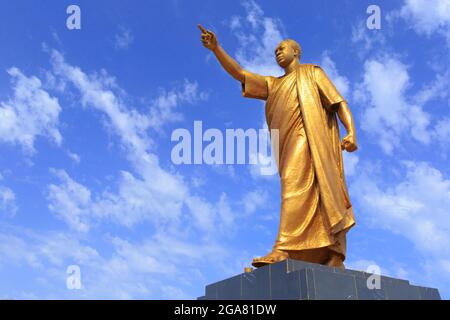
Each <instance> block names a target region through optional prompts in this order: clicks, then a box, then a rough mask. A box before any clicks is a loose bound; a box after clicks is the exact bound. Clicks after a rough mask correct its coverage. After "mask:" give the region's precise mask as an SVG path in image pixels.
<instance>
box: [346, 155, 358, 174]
mask: <svg viewBox="0 0 450 320" xmlns="http://www.w3.org/2000/svg"><path fill="white" fill-rule="evenodd" d="M343 156H344V170H345V175H346V176H347V177H351V176H354V175H355V174H356V172H357V168H358V162H359V157H358V156H357V155H356V154H355V153H349V152H343Z"/></svg>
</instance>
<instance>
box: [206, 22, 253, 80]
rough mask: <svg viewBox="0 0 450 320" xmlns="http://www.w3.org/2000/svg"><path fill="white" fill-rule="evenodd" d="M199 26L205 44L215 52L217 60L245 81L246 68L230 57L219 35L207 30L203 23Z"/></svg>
mask: <svg viewBox="0 0 450 320" xmlns="http://www.w3.org/2000/svg"><path fill="white" fill-rule="evenodd" d="M198 28H199V29H200V30H201V32H202V36H201V40H202V43H203V46H204V47H206V48H208V49H209V50H211V51H212V52H214V55H215V56H216V58H217V60H219V62H220V64H221V65H222V67H223V68H224V69H225V70H226V71H227V72H228V73H229V74H230V75H231V76H232V77H233V78H235V79H236V80H238V81H240V82H241V83H243V82H244V81H245V76H244V73H245V71H244V69H242V68H241V66H240V65H239V63H237V62H236V61H235V60H234V59H233V58H232V57H230V56H229V55H228V54H227V53H226V52H225V50H223V48H222V47H221V46H220V45H219V42H218V41H217V37H216V35H215V34H214V32H212V31H209V30H206V29H205V28H203V27H202V26H201V25H198Z"/></svg>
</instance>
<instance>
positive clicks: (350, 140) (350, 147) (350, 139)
mask: <svg viewBox="0 0 450 320" xmlns="http://www.w3.org/2000/svg"><path fill="white" fill-rule="evenodd" d="M341 148H342V150H346V151H347V152H353V151H356V150H357V149H358V145H357V144H356V138H355V136H354V134H353V133H349V134H348V135H346V136H345V137H344V139H342V143H341Z"/></svg>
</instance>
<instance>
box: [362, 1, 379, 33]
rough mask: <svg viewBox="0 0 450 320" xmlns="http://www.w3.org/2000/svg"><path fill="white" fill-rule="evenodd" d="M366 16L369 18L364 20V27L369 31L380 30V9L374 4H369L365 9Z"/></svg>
mask: <svg viewBox="0 0 450 320" xmlns="http://www.w3.org/2000/svg"><path fill="white" fill-rule="evenodd" d="M366 12H367V14H370V16H369V17H368V18H367V20H366V26H367V29H369V30H380V29H381V9H380V7H379V6H377V5H376V4H371V5H370V6H368V7H367V10H366Z"/></svg>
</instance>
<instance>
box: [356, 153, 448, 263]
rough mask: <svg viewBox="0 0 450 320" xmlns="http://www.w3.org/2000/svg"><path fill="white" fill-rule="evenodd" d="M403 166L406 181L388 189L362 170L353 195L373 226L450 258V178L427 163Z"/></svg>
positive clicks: (429, 252) (435, 256)
mask: <svg viewBox="0 0 450 320" xmlns="http://www.w3.org/2000/svg"><path fill="white" fill-rule="evenodd" d="M403 166H404V168H405V175H404V178H403V180H402V181H400V182H399V183H397V184H395V185H393V186H392V187H387V188H386V187H384V186H383V185H380V184H378V183H377V182H376V179H374V176H373V175H372V174H370V175H369V174H368V172H362V174H361V175H360V176H359V177H358V178H357V179H354V181H353V184H352V189H353V190H355V192H354V197H355V198H356V199H357V201H358V202H359V203H360V204H361V208H364V210H365V212H366V213H367V215H368V216H367V217H368V218H369V221H370V222H371V225H372V226H373V227H376V228H385V229H387V230H390V231H391V232H393V233H395V234H400V235H402V236H404V237H405V238H407V239H409V240H410V241H411V242H413V243H414V244H415V246H416V247H417V248H418V249H419V250H421V251H422V253H424V255H426V256H428V257H431V258H433V259H444V260H447V261H450V249H449V248H450V217H449V215H448V208H449V207H450V180H449V179H448V178H446V177H445V176H444V175H443V174H442V172H440V171H439V170H438V169H436V168H434V167H432V166H431V165H430V164H428V163H423V162H419V163H415V162H409V161H408V162H407V161H405V162H403ZM356 190H358V192H356Z"/></svg>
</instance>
